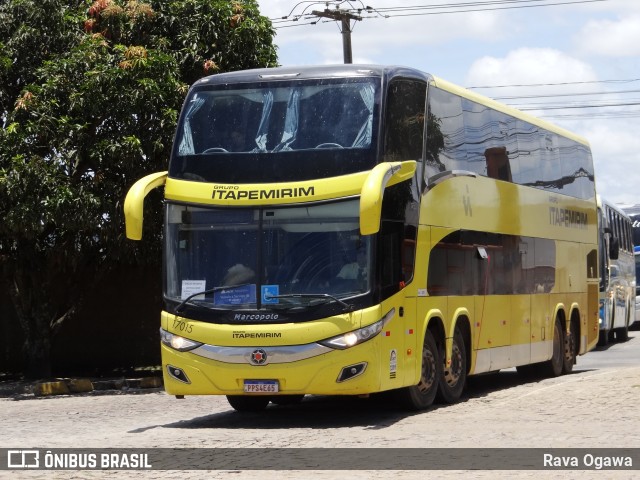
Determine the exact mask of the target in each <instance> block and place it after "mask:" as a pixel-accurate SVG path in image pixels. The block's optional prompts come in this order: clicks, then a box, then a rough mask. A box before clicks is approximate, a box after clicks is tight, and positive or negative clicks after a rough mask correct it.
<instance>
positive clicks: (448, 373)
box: [438, 328, 467, 403]
mask: <svg viewBox="0 0 640 480" xmlns="http://www.w3.org/2000/svg"><path fill="white" fill-rule="evenodd" d="M445 358H446V355H445V354H444V352H442V365H443V368H442V375H441V377H440V385H439V388H438V400H439V401H441V402H443V403H456V402H457V401H458V400H459V399H460V396H461V395H462V392H463V391H464V387H465V385H466V383H467V350H466V348H465V343H464V336H463V335H462V333H461V332H460V330H459V329H458V328H456V331H455V333H454V334H453V346H452V348H451V365H449V366H447V365H445V364H444V363H445Z"/></svg>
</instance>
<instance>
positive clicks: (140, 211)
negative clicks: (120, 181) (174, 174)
mask: <svg viewBox="0 0 640 480" xmlns="http://www.w3.org/2000/svg"><path fill="white" fill-rule="evenodd" d="M167 174H168V172H156V173H152V174H150V175H147V176H146V177H143V178H141V179H140V180H138V181H137V182H136V183H134V184H133V186H132V187H131V188H130V189H129V192H128V193H127V197H126V198H125V200H124V218H125V225H126V230H127V238H129V239H130V240H141V239H142V221H143V216H144V197H146V196H147V194H148V193H149V192H150V191H151V190H153V189H154V188H157V187H161V186H162V185H164V184H165V182H166V180H167Z"/></svg>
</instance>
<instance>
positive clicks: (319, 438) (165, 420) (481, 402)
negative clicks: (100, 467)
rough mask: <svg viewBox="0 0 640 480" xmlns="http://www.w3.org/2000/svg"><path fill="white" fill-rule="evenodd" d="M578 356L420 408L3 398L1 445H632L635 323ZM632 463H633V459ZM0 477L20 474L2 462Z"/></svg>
mask: <svg viewBox="0 0 640 480" xmlns="http://www.w3.org/2000/svg"><path fill="white" fill-rule="evenodd" d="M630 337H631V338H630V340H629V341H628V342H625V343H621V344H613V345H610V346H608V347H606V348H601V349H598V350H595V351H593V352H590V353H588V354H587V355H585V356H582V357H579V361H578V365H577V366H576V367H577V368H576V369H575V372H574V373H573V374H571V375H567V376H563V377H559V378H553V379H542V380H540V379H539V380H529V381H525V380H523V379H522V378H521V377H520V376H518V374H517V373H516V372H515V370H514V369H511V370H506V371H503V372H500V373H499V374H497V375H491V376H488V377H482V378H477V379H475V380H474V381H473V382H471V384H470V387H469V388H468V390H467V392H466V394H465V397H464V399H463V401H461V402H460V403H458V404H456V405H451V406H436V407H434V408H432V409H431V410H429V411H426V412H420V413H402V412H397V411H393V410H390V409H389V408H388V407H387V406H386V405H385V403H384V401H383V399H380V398H370V399H357V398H335V397H307V398H306V399H305V400H304V401H303V402H302V403H301V404H299V405H296V406H287V407H284V406H275V405H274V406H270V407H269V408H268V409H267V411H265V412H263V413H261V414H250V415H246V414H245V415H241V414H238V413H236V412H234V411H233V410H232V409H231V408H230V407H229V406H228V404H227V402H226V400H225V398H224V397H187V398H186V399H184V400H176V399H175V398H173V397H171V396H169V395H166V394H165V393H163V392H162V391H160V390H157V389H155V390H153V389H152V390H139V391H138V392H137V393H126V394H125V393H119V394H107V395H105V394H98V393H93V394H82V395H64V396H54V397H44V398H34V397H14V398H0V412H1V413H0V418H1V422H2V423H1V425H2V427H1V428H2V435H1V436H0V448H30V447H40V448H45V449H49V448H131V447H138V448H151V447H167V448H169V447H185V448H213V447H218V448H220V447H227V448H235V447H237V448H258V447H274V448H275V447H277V448H281V447H287V448H302V447H308V448H326V447H345V448H354V449H355V450H354V452H357V451H358V447H360V448H373V447H380V448H416V447H419V448H425V447H426V448H435V447H438V448H458V447H465V448H466V447H469V448H474V447H475V448H477V447H483V448H516V447H523V448H543V449H546V448H567V447H576V448H587V449H593V448H598V447H607V448H613V449H620V448H629V447H633V448H640V413H639V412H640V405H639V404H640V332H638V331H633V332H631V335H630ZM639 467H640V465H639V466H637V467H636V468H639ZM177 473H178V472H175V471H168V472H167V471H153V472H131V471H127V472H122V471H109V472H96V471H82V472H68V471H67V472H65V471H58V472H43V471H33V472H20V478H43V479H44V478H47V479H48V478H52V474H53V477H54V478H83V479H84V478H113V477H119V478H175V477H176V476H177ZM461 473H464V476H465V477H466V478H487V479H490V478H491V479H493V478H535V479H536V480H538V479H541V478H558V477H559V476H562V478H616V479H617V478H620V479H622V478H635V477H636V475H637V470H636V472H630V471H626V472H625V471H606V472H605V471H569V472H566V471H562V472H558V471H521V472H512V471H511V472H506V473H505V472H499V471H498V472H496V471H467V472H459V471H454V472H452V471H429V472H424V471H402V472H399V473H396V474H394V475H393V476H394V478H403V479H404V478H408V479H414V478H415V479H417V478H425V477H429V478H460V474H461ZM180 476H183V477H184V478H225V479H227V478H228V479H248V478H260V479H261V480H267V479H278V480H283V479H293V478H345V477H346V478H363V479H364V478H390V477H391V476H392V475H391V472H388V471H355V472H335V471H305V472H300V471H280V472H276V471H214V472H203V471H196V470H192V471H189V472H184V473H182V474H180ZM0 478H17V477H16V475H15V472H13V473H12V472H6V471H5V472H0Z"/></svg>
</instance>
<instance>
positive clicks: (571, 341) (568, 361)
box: [562, 322, 578, 373]
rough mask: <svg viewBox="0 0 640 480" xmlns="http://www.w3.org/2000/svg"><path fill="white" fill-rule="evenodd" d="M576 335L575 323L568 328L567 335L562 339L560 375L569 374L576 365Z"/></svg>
mask: <svg viewBox="0 0 640 480" xmlns="http://www.w3.org/2000/svg"><path fill="white" fill-rule="evenodd" d="M576 335H577V333H576V328H575V323H573V322H571V325H570V326H569V335H565V337H564V358H563V362H562V373H571V372H572V370H573V366H574V365H575V363H576V346H577V339H578V338H577V336H576Z"/></svg>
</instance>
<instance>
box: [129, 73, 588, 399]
mask: <svg viewBox="0 0 640 480" xmlns="http://www.w3.org/2000/svg"><path fill="white" fill-rule="evenodd" d="M162 185H164V195H165V225H164V242H165V245H164V277H165V278H164V310H163V312H162V314H161V330H160V335H161V350H162V365H163V374H164V385H165V389H166V391H167V392H168V393H170V394H173V395H176V396H178V397H183V396H185V395H208V394H213V395H226V396H227V398H228V400H229V403H230V404H231V406H232V407H234V408H235V409H236V410H239V411H256V410H261V409H263V408H265V407H266V406H267V405H268V403H269V402H270V401H271V402H274V403H285V402H294V401H299V400H300V399H302V398H303V396H304V395H306V394H330V395H366V394H370V393H373V392H382V391H392V394H391V395H390V398H392V399H393V400H392V402H395V405H397V406H400V407H405V408H410V409H424V408H427V407H429V406H430V405H431V404H432V403H433V402H434V401H435V400H439V401H442V402H446V403H453V402H455V401H457V400H458V399H459V398H460V396H461V394H462V392H463V389H464V388H465V384H466V380H467V377H468V376H470V375H477V374H480V373H483V372H491V371H497V370H500V369H504V368H509V367H518V369H520V370H525V371H529V370H536V371H538V370H539V371H544V372H546V373H547V374H549V375H554V376H555V375H560V374H562V373H566V372H569V371H571V370H572V368H573V365H574V363H575V361H576V357H577V356H578V355H580V354H584V353H586V352H587V351H589V350H590V349H591V348H593V346H594V345H595V344H596V342H597V340H598V275H599V273H598V223H597V213H596V195H595V188H594V171H593V164H592V159H591V154H590V150H589V146H588V143H587V142H586V141H585V140H583V139H582V138H580V137H578V136H576V135H574V134H571V133H569V132H567V131H564V130H562V129H560V128H557V127H555V126H552V125H550V124H548V123H545V122H543V121H541V120H539V119H536V118H533V117H531V116H528V115H525V114H524V113H521V112H519V111H517V110H514V109H511V108H509V107H507V106H505V105H502V104H499V103H497V102H494V101H492V100H490V99H488V98H484V97H482V96H479V95H477V94H474V93H472V92H469V91H467V90H465V89H462V88H460V87H457V86H454V85H452V84H450V83H448V82H446V81H444V80H441V79H439V78H436V77H434V76H431V75H429V74H426V73H423V72H420V71H417V70H414V69H410V68H403V67H383V66H370V65H338V66H322V67H300V68H276V69H264V70H250V71H241V72H233V73H225V74H219V75H214V76H210V77H206V78H203V79H201V80H199V81H198V82H196V83H195V84H194V85H193V86H192V88H191V89H190V91H189V94H188V96H187V98H186V100H185V103H184V107H183V110H182V113H181V116H180V119H179V123H178V127H177V132H176V136H175V144H174V147H173V152H172V156H171V159H170V163H169V170H168V172H159V173H155V174H151V175H149V176H147V177H145V178H143V179H141V180H139V181H138V182H137V183H136V184H135V185H134V186H133V187H132V188H131V190H130V192H129V193H128V195H127V198H126V202H125V213H126V223H127V225H126V226H127V236H128V237H129V238H132V239H139V238H140V237H141V232H142V212H143V201H144V197H145V195H146V194H147V192H149V191H150V190H151V189H152V188H155V187H158V186H162Z"/></svg>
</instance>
